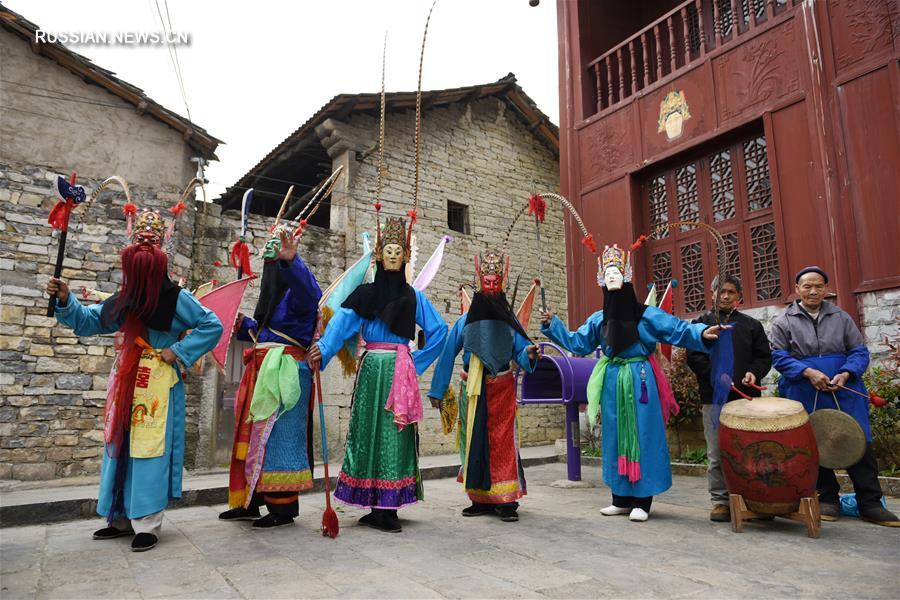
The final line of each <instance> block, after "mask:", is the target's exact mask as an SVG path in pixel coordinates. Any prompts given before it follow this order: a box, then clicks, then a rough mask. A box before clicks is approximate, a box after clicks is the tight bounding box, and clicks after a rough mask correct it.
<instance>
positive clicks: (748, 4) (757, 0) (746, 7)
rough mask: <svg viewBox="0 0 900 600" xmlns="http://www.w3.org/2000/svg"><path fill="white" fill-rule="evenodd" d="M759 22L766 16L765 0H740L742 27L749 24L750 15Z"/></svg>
mask: <svg viewBox="0 0 900 600" xmlns="http://www.w3.org/2000/svg"><path fill="white" fill-rule="evenodd" d="M751 14H752V15H753V16H754V17H755V18H756V21H761V20H762V19H763V18H764V17H765V16H766V0H741V16H742V17H743V19H744V21H743V23H744V25H749V24H750V15H751Z"/></svg>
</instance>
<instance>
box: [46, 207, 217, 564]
mask: <svg viewBox="0 0 900 600" xmlns="http://www.w3.org/2000/svg"><path fill="white" fill-rule="evenodd" d="M128 206H131V210H132V211H133V210H134V207H133V205H126V208H128ZM126 214H128V213H126ZM130 221H131V217H130V216H129V223H130ZM165 230H166V227H165V223H164V221H163V219H162V217H161V216H160V215H159V213H156V212H153V211H149V210H145V211H143V212H141V213H140V214H139V215H137V220H136V229H135V233H134V236H133V238H132V240H131V243H130V244H129V245H128V246H126V247H125V249H124V250H123V251H122V287H121V289H120V290H119V292H118V293H117V294H114V295H113V296H112V297H110V298H109V299H107V300H105V301H103V302H101V303H99V304H92V305H90V306H82V305H81V304H80V303H79V302H78V301H77V300H76V299H75V298H74V297H73V295H72V294H70V293H69V288H68V286H67V285H66V284H65V283H63V282H62V281H60V280H59V279H51V280H50V283H49V284H48V285H47V292H48V293H50V294H51V295H55V296H56V298H57V304H56V318H57V319H58V320H59V322H60V323H62V324H63V325H66V326H68V327H71V328H72V329H73V330H74V331H75V334H76V335H79V336H91V335H98V334H104V333H113V332H119V334H120V335H119V339H118V343H117V348H118V356H117V357H116V364H115V366H114V369H113V373H112V374H111V375H110V382H111V384H110V387H109V393H108V396H107V401H106V409H105V419H104V441H105V448H104V449H105V451H104V453H103V464H102V467H101V471H100V497H99V499H98V501H97V512H98V513H100V514H101V515H103V516H105V517H106V518H107V520H108V522H109V526H108V527H105V528H103V529H100V530H99V531H97V532H95V533H94V539H98V540H106V539H112V538H117V537H120V536H127V535H134V536H135V537H134V540H132V542H131V549H132V550H133V551H136V552H141V551H144V550H149V549H151V548H153V547H154V546H155V545H156V543H157V541H158V537H159V532H160V529H161V526H162V514H163V509H164V508H165V507H166V504H167V503H168V501H169V499H170V498H180V497H181V471H182V465H183V464H184V427H185V398H184V384H183V383H182V377H181V375H182V373H183V372H184V371H185V370H186V369H187V368H189V367H190V366H191V365H193V364H194V362H195V361H196V360H197V359H199V358H200V357H202V356H203V355H204V354H206V353H207V352H209V351H210V350H212V349H213V348H214V347H215V346H216V344H217V343H218V341H219V338H220V337H221V335H222V324H221V323H220V322H219V319H218V318H217V317H216V316H215V314H213V313H212V312H211V311H209V310H207V309H206V308H204V307H203V306H201V304H200V303H199V302H198V301H197V299H196V298H194V296H193V295H191V294H190V292H188V291H186V290H183V289H181V288H180V287H178V286H177V285H175V284H174V283H172V282H171V281H170V280H169V276H168V256H167V255H166V253H165V252H164V251H163V249H162V248H161V243H162V240H163V237H164V235H165ZM187 330H191V331H190V333H188V334H187V335H183V334H184V332H185V331H187ZM135 534H136V535H135Z"/></svg>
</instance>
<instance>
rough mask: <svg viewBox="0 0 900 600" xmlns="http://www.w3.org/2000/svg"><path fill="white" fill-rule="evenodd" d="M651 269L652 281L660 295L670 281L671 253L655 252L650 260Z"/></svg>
mask: <svg viewBox="0 0 900 600" xmlns="http://www.w3.org/2000/svg"><path fill="white" fill-rule="evenodd" d="M651 264H652V270H653V283H654V284H655V285H656V292H657V293H658V294H659V295H660V297H661V296H662V294H663V292H664V291H665V289H666V288H667V287H669V282H670V281H672V253H671V252H669V251H668V250H666V251H665V252H657V253H656V254H654V255H653V258H652V260H651Z"/></svg>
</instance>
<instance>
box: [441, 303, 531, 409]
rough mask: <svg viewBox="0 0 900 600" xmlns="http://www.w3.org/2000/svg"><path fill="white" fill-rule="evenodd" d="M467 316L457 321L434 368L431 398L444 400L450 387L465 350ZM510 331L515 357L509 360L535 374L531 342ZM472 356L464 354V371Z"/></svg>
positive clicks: (466, 351) (466, 369) (512, 330)
mask: <svg viewBox="0 0 900 600" xmlns="http://www.w3.org/2000/svg"><path fill="white" fill-rule="evenodd" d="M467 315H468V313H466V314H464V315H462V316H461V317H460V318H458V319H457V320H456V323H454V324H453V328H452V329H451V330H450V335H448V336H447V341H446V343H445V344H444V349H443V352H441V357H440V359H439V360H438V363H437V365H436V366H435V367H434V375H432V377H431V388H430V390H429V392H428V396H429V397H431V398H437V399H438V400H442V399H443V398H444V393H445V392H446V391H447V387H448V386H449V385H450V380H451V379H452V378H453V365H454V363H455V362H456V356H457V355H458V354H459V352H460V350H462V349H463V329H464V328H465V326H466V316H467ZM509 330H510V332H511V333H512V335H513V355H512V356H511V357H509V358H510V359H511V360H515V361H516V363H518V365H519V366H520V367H522V368H523V369H524V370H525V371H526V372H528V373H533V372H534V369H535V367H537V361H532V360H531V359H529V358H528V347H529V346H531V341H530V340H529V339H528V338H526V337H525V336H523V335H522V334H521V333H519V332H518V331H515V330H514V329H513V328H512V327H509ZM471 355H472V353H471V352H469V351H468V350H465V351H464V352H463V370H464V371H468V369H469V358H470V357H471ZM482 362H484V359H482ZM491 375H495V373H491Z"/></svg>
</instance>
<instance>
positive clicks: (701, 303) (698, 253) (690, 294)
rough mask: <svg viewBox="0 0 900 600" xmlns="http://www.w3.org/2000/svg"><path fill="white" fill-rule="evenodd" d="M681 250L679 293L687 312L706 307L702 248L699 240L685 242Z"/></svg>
mask: <svg viewBox="0 0 900 600" xmlns="http://www.w3.org/2000/svg"><path fill="white" fill-rule="evenodd" d="M680 252H681V290H682V291H681V293H682V294H683V298H684V310H685V312H688V313H696V312H702V311H703V310H705V309H706V285H705V284H704V276H703V248H702V245H701V243H700V242H694V243H692V244H685V245H684V246H681V248H680Z"/></svg>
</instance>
